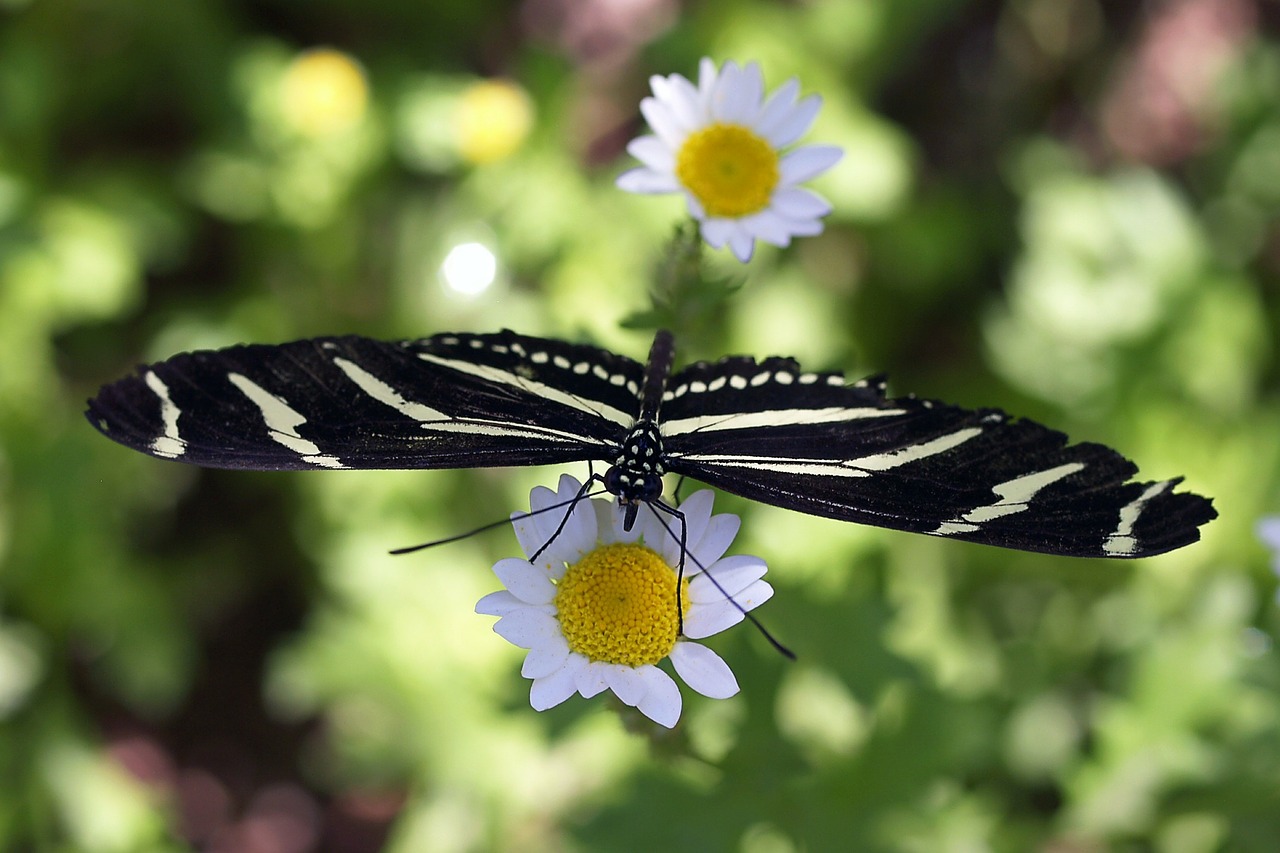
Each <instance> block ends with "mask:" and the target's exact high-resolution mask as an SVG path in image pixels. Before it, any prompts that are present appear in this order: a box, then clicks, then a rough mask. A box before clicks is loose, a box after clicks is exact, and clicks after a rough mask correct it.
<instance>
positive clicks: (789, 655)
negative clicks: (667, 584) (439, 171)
mask: <svg viewBox="0 0 1280 853" xmlns="http://www.w3.org/2000/svg"><path fill="white" fill-rule="evenodd" d="M650 506H651V507H655V508H657V509H660V510H662V511H663V512H665V513H666V514H667V515H670V516H671V517H672V518H678V519H680V535H679V536H678V537H677V536H676V534H675V531H674V530H672V529H671V527H670V526H669V525H668V524H667V522H666V521H664V520H663V518H662V516H660V515H658V514H657V513H656V512H655V513H654V517H656V518H657V519H658V522H659V523H660V524H661V525H662V527H663V529H665V530H666V531H667V533H669V534H670V535H671V537H672V538H678V539H679V540H680V566H679V569H678V570H677V572H676V582H677V583H680V582H682V581H683V580H684V561H685V556H686V555H687V556H688V558H689V559H690V560H692V561H693V564H694V565H695V566H697V567H698V568H699V569H701V570H702V574H704V575H705V576H706V577H707V579H708V580H709V581H711V583H712V585H714V586H715V588H716V589H718V590H720V594H721V595H723V596H724V597H725V599H727V600H728V601H731V602H733V606H734V607H736V608H738V612H739V613H741V614H742V616H743V618H744V619H746V620H747V621H748V622H750V623H751V625H752V626H753V627H754V628H755V629H756V630H757V631H759V632H760V636H762V637H764V638H765V640H766V641H768V643H769V645H771V646H773V648H774V649H775V650H776V651H777V652H778V654H780V655H782V656H783V657H784V658H786V659H787V660H795V659H796V653H795V652H793V651H791V649H789V648H787V647H786V646H784V645H782V643H781V642H779V640H778V638H777V637H775V636H773V634H771V633H770V632H769V629H768V628H766V627H765V626H764V625H763V624H761V622H760V620H759V619H757V618H756V617H755V614H753V613H752V612H751V611H750V610H747V609H746V608H745V607H743V606H742V605H741V604H739V603H738V601H737V599H735V598H734V597H733V596H732V595H730V594H729V593H728V592H727V591H726V590H725V588H724V587H723V586H721V585H720V581H719V580H717V579H716V576H715V575H713V574H712V573H711V572H709V571H707V567H706V566H704V565H702V563H701V562H700V561H699V560H698V558H697V557H695V556H694V555H692V554H690V553H689V550H688V548H687V547H686V541H685V536H686V532H687V527H686V525H685V521H684V513H682V512H680V511H679V510H678V509H676V508H675V507H673V506H669V505H667V504H665V503H663V502H662V501H654V502H653V503H651V504H650ZM678 588H679V587H677V589H678ZM683 609H684V602H682V601H681V599H680V596H679V595H677V596H676V615H677V618H678V622H679V626H680V633H681V634H683V633H684V613H683V612H682V611H683Z"/></svg>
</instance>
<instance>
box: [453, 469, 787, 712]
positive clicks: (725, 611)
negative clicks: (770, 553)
mask: <svg viewBox="0 0 1280 853" xmlns="http://www.w3.org/2000/svg"><path fill="white" fill-rule="evenodd" d="M579 488H580V485H579V483H578V481H577V480H575V479H574V478H573V477H570V476H567V475H566V476H563V477H561V478H560V484H559V488H558V490H557V491H554V492H553V491H552V490H550V489H547V488H544V487H541V486H539V487H537V488H535V489H534V490H533V491H532V492H531V493H530V495H529V505H530V509H531V512H532V513H534V514H533V515H525V514H524V513H516V514H514V515H513V516H512V523H513V525H514V526H515V531H516V538H517V539H518V540H519V542H520V546H521V548H523V549H524V552H525V554H527V555H533V554H538V551H539V550H540V549H543V546H544V545H545V546H546V547H545V550H542V553H540V554H538V557H537V559H536V560H532V559H530V558H525V559H520V558H510V559H505V560H500V561H498V563H497V564H496V565H494V567H493V571H494V573H495V574H496V575H497V576H498V579H499V580H501V581H502V583H503V585H504V586H505V587H506V589H504V590H500V591H499V592H494V593H491V594H489V595H486V596H485V597H484V598H482V599H480V602H479V603H478V604H477V605H476V612H477V613H483V614H487V615H489V616H497V617H500V618H499V619H498V621H497V623H495V624H494V626H493V630H494V631H496V632H497V633H498V634H499V635H500V636H502V637H504V638H505V639H507V640H508V641H510V642H511V643H513V644H514V645H516V646H519V647H520V648H522V649H528V650H529V654H528V656H527V657H525V660H524V666H523V667H522V668H521V670H520V672H521V674H522V675H523V676H524V677H525V678H530V679H532V680H533V686H532V688H531V689H530V691H529V702H530V704H531V705H533V707H534V709H535V710H538V711H545V710H546V709H547V708H551V707H553V706H555V705H559V704H560V703H561V702H563V701H564V700H566V699H568V698H569V697H570V696H572V695H573V694H574V693H580V694H582V696H583V697H584V698H588V699H589V698H591V697H592V696H595V695H596V694H598V693H601V692H603V691H605V690H612V691H613V692H614V694H615V695H617V697H618V698H619V699H621V700H622V702H623V703H625V704H627V705H630V706H632V707H634V708H638V709H639V710H640V711H641V713H643V714H644V715H645V716H646V717H648V718H649V719H651V720H653V721H654V722H656V723H659V724H661V725H663V726H666V727H667V728H671V727H673V726H675V724H676V721H678V720H679V719H680V708H681V700H680V690H679V688H678V687H676V683H675V681H674V680H673V679H672V678H671V676H669V675H667V674H666V673H665V672H663V671H662V670H661V669H659V668H658V666H657V664H658V663H659V662H660V661H662V660H663V659H664V658H670V659H671V665H672V666H673V667H674V668H675V671H676V672H677V673H678V674H679V675H680V677H681V678H683V679H684V681H685V683H686V684H688V685H689V686H690V687H692V688H693V689H694V690H696V691H698V692H699V693H701V694H702V695H704V696H708V697H711V698H712V699H725V698H728V697H729V696H732V695H734V694H735V693H737V692H738V682H737V680H736V679H735V678H734V677H733V672H732V671H730V669H729V666H728V664H726V663H725V662H724V660H722V659H721V658H720V656H719V655H717V654H716V653H715V652H713V651H711V649H708V648H707V647H706V646H703V645H700V644H698V643H695V642H691V641H692V640H698V639H702V638H704V637H709V636H711V635H712V634H718V633H720V632H721V631H723V630H725V629H726V628H728V627H730V626H731V625H735V624H737V623H738V622H741V621H742V618H743V613H744V612H745V611H747V610H751V609H752V608H754V607H757V606H758V605H760V604H763V603H764V602H765V601H767V600H768V599H769V598H770V596H772V595H773V588H772V587H771V586H769V584H767V583H766V582H765V581H763V580H761V578H763V577H764V573H765V569H766V567H765V564H764V561H763V560H761V559H759V558H758V557H748V556H736V557H725V556H724V552H725V551H726V550H727V549H728V547H729V545H730V543H732V542H733V537H734V536H735V535H737V532H738V525H739V523H740V521H739V519H738V517H737V516H736V515H728V514H722V515H712V514H711V503H712V494H711V492H710V491H700V492H697V493H695V494H693V495H690V496H689V498H688V500H686V501H685V502H684V503H683V504H681V506H680V511H681V513H683V514H684V520H685V525H686V528H685V530H686V532H685V542H686V548H685V561H684V580H683V581H682V582H681V583H680V602H679V604H677V602H676V571H677V569H676V567H677V566H679V561H680V541H679V538H678V537H679V534H680V527H679V521H678V520H677V519H671V518H660V517H659V516H658V515H656V514H655V512H654V511H653V510H652V509H651V508H650V507H649V506H647V505H645V506H642V507H641V508H640V512H639V514H638V515H637V517H636V523H635V526H634V527H633V528H632V529H631V531H630V532H628V531H625V530H623V528H622V518H623V513H622V510H621V508H620V507H619V506H618V505H617V503H616V502H615V501H612V500H607V499H603V498H596V499H591V500H580V501H579V502H578V504H577V506H575V507H574V509H573V512H572V513H570V514H569V515H568V517H567V519H566V517H565V507H567V506H568V504H569V502H571V501H572V500H573V499H574V497H575V496H576V495H577V494H578V491H579ZM562 520H564V522H565V523H564V527H563V529H561V530H560V531H559V533H557V532H556V528H557V527H559V526H560V523H561V521H562ZM663 521H665V522H666V526H665V527H664V526H663ZM667 527H670V528H671V530H670V531H668V530H667ZM548 542H550V543H551V544H550V545H547V544H546V543H548ZM709 576H712V577H714V578H715V582H712V580H711V577H709ZM680 612H682V613H683V614H684V633H683V634H680V633H679V627H678V618H679V617H678V615H677V614H678V613H680Z"/></svg>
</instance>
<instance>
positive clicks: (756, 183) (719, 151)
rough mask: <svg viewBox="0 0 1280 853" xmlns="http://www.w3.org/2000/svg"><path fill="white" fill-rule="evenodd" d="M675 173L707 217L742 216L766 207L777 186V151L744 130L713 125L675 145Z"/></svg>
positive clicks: (734, 125)
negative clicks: (677, 147)
mask: <svg viewBox="0 0 1280 853" xmlns="http://www.w3.org/2000/svg"><path fill="white" fill-rule="evenodd" d="M676 177H677V178H678V179H679V180H680V183H681V184H683V185H684V186H685V188H686V189H688V190H689V192H691V193H693V195H694V197H695V198H697V199H698V201H699V202H700V203H701V204H702V208H703V210H705V211H706V213H707V215H708V216H723V217H738V216H747V215H748V214H752V213H756V212H758V211H761V210H764V209H765V208H766V207H768V206H769V199H770V198H771V197H772V196H773V188H774V187H776V186H777V185H778V178H779V174H778V152H777V151H775V150H774V149H773V146H772V145H770V144H769V143H768V142H767V141H766V140H765V139H763V138H761V137H760V136H759V135H758V134H756V133H755V131H753V130H750V129H749V128H745V127H742V126H741V125H737V124H713V125H711V126H710V127H704V128H703V129H702V130H699V131H696V132H694V133H691V134H689V136H688V138H686V139H685V141H684V144H683V145H681V146H680V152H679V153H678V154H677V155H676Z"/></svg>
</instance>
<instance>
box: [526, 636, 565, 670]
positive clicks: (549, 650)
mask: <svg viewBox="0 0 1280 853" xmlns="http://www.w3.org/2000/svg"><path fill="white" fill-rule="evenodd" d="M568 660H569V644H568V643H566V642H565V639H564V637H562V636H557V637H556V638H555V640H554V642H549V643H547V644H546V645H545V646H538V647H537V648H533V649H529V654H527V655H525V657H524V664H523V665H521V667H520V674H521V675H523V676H524V677H525V678H531V679H533V680H535V681H536V680H537V679H539V678H546V677H547V676H548V675H551V674H552V673H553V672H555V671H556V670H558V669H560V668H561V667H562V666H564V665H565V663H566V662H567V661H568Z"/></svg>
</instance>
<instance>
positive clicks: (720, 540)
mask: <svg viewBox="0 0 1280 853" xmlns="http://www.w3.org/2000/svg"><path fill="white" fill-rule="evenodd" d="M741 526H742V519H741V518H739V517H738V516H736V515H732V514H730V513H722V514H720V515H713V516H712V517H711V520H710V521H709V522H707V529H706V531H705V532H704V533H703V534H702V538H701V539H699V540H698V541H697V542H694V543H693V544H691V545H690V546H689V556H690V557H691V558H692V559H691V560H690V562H691V563H692V564H693V566H694V567H695V568H696V567H698V566H701V567H702V568H706V567H707V566H710V565H711V564H712V563H714V562H715V561H716V560H718V559H720V558H721V557H723V556H724V552H725V551H728V550H729V546H730V545H732V544H733V539H734V537H735V536H737V535H738V528H740V527H741Z"/></svg>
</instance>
